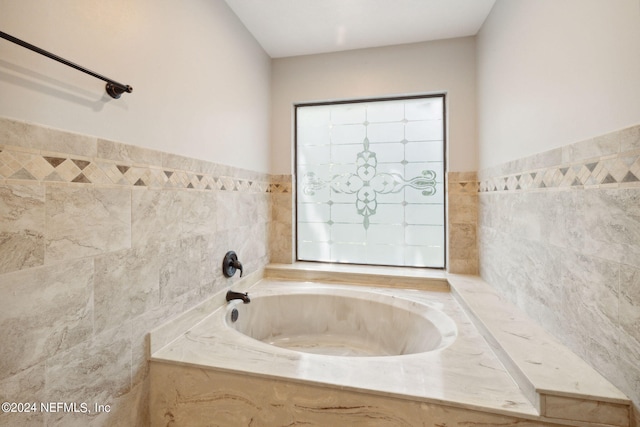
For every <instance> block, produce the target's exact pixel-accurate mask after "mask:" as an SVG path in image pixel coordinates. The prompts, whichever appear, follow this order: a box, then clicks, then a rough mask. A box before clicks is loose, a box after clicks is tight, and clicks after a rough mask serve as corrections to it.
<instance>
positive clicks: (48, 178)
mask: <svg viewBox="0 0 640 427" xmlns="http://www.w3.org/2000/svg"><path fill="white" fill-rule="evenodd" d="M43 181H57V182H64V179H62V177H61V176H60V175H58V172H56V171H53V172H51V173H50V174H49V175H47V176H45V177H44V179H43Z"/></svg>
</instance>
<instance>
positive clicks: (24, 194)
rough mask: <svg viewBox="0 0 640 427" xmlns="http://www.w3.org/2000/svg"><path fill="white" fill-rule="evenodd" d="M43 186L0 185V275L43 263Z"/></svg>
mask: <svg viewBox="0 0 640 427" xmlns="http://www.w3.org/2000/svg"><path fill="white" fill-rule="evenodd" d="M44 232H45V190H44V186H42V185H38V184H34V185H31V184H29V185H19V184H2V185H0V242H1V243H2V244H0V274H2V273H6V272H10V271H15V270H21V269H24V268H29V267H36V266H39V265H42V264H44V246H45V245H44Z"/></svg>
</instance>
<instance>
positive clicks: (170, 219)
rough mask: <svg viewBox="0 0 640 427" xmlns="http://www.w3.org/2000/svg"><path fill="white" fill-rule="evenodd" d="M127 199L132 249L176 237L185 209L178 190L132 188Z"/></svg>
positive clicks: (180, 228) (179, 233)
mask: <svg viewBox="0 0 640 427" xmlns="http://www.w3.org/2000/svg"><path fill="white" fill-rule="evenodd" d="M131 196H132V197H131V199H132V201H131V242H132V246H133V247H140V246H145V245H147V244H150V243H156V242H167V241H172V240H176V239H178V238H180V236H181V235H182V216H183V210H184V208H185V205H184V204H183V203H182V199H181V195H180V190H149V189H133V190H132V192H131Z"/></svg>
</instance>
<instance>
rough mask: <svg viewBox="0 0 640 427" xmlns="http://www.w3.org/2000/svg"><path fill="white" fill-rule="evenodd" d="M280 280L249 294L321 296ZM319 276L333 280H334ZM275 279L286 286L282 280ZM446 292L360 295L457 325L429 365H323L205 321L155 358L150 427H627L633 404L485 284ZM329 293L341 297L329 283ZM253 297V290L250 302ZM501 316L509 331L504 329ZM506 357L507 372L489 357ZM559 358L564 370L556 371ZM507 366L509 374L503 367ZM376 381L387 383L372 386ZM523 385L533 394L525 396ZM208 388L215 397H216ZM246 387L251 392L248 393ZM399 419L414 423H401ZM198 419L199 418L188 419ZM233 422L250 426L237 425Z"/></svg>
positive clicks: (389, 361) (423, 357)
mask: <svg viewBox="0 0 640 427" xmlns="http://www.w3.org/2000/svg"><path fill="white" fill-rule="evenodd" d="M305 264H309V263H305ZM311 264H314V263H311ZM337 267H342V266H337ZM303 268H304V266H298V265H294V266H293V268H291V270H292V271H294V273H295V274H300V273H299V271H300V270H302V269H303ZM349 268H352V269H356V270H357V269H360V270H361V272H360V274H361V277H364V275H365V274H366V272H365V271H366V270H367V267H354V266H349ZM285 270H286V268H285V267H284V266H275V268H272V266H267V268H266V273H265V274H266V276H267V277H268V278H265V279H263V280H262V281H261V282H258V283H257V284H256V285H255V286H254V288H253V292H267V293H269V292H273V293H277V292H280V291H282V290H284V289H286V288H291V287H293V288H294V289H296V290H300V289H304V288H307V287H308V288H312V287H314V286H316V285H315V284H314V283H309V282H297V281H295V280H292V276H291V275H290V274H288V273H284V271H285ZM375 270H376V269H373V271H369V281H370V283H377V284H378V285H381V286H385V285H386V283H387V280H388V279H387V276H386V274H388V272H383V270H382V269H380V270H379V271H375ZM281 273H282V274H281ZM312 274H313V275H315V274H317V272H312ZM323 274H325V277H326V275H328V274H329V273H328V272H326V271H325V272H323ZM342 274H343V273H342V272H338V273H336V275H337V276H340V275H342ZM353 274H355V273H353ZM278 275H280V276H281V277H282V278H284V279H285V280H284V281H283V279H282V278H276V276H278ZM437 279H439V277H436V280H437ZM305 280H306V279H305ZM447 280H448V281H449V282H450V283H451V286H452V292H447V291H443V290H440V291H437V290H415V289H399V288H396V289H392V288H388V287H385V288H377V287H375V288H371V287H370V286H363V285H362V283H358V286H360V287H361V288H366V289H369V290H370V291H371V292H373V293H374V294H375V295H377V297H378V298H385V297H389V296H391V295H393V296H396V297H401V298H407V299H414V300H416V301H424V302H426V303H427V304H436V305H437V306H438V307H439V308H440V309H441V310H443V311H444V312H445V313H446V314H448V315H449V316H450V317H452V318H453V319H454V320H455V322H456V323H457V326H458V329H459V332H458V338H457V340H456V341H455V342H454V343H453V344H452V345H451V346H449V347H447V348H445V349H443V350H439V351H435V352H431V353H423V354H416V355H406V356H399V357H396V358H394V357H391V358H371V359H370V360H366V359H368V358H365V360H363V359H360V358H339V357H338V358H332V357H328V358H327V357H326V356H324V358H323V356H319V355H313V354H303V353H298V352H292V351H289V350H286V349H280V348H276V347H273V346H268V345H267V344H264V343H261V342H258V341H255V340H252V339H250V338H248V337H246V338H247V339H245V340H240V341H238V334H237V333H235V331H231V330H229V329H227V330H226V331H225V330H221V329H224V328H221V327H220V325H219V324H216V322H215V321H214V320H213V317H214V316H210V317H208V318H206V319H204V320H203V321H201V322H200V323H198V324H197V325H196V326H194V327H193V328H191V329H190V331H189V332H188V333H187V334H184V335H182V336H180V337H178V338H177V339H176V340H175V341H173V342H171V344H169V345H168V346H165V347H163V348H162V349H161V350H159V351H157V352H155V353H154V354H153V355H152V374H151V375H152V384H153V386H152V396H151V408H152V410H151V412H152V414H151V417H152V421H153V422H154V423H158V425H160V424H159V423H160V421H161V420H162V419H163V416H164V415H163V414H166V413H170V414H172V416H173V417H174V418H173V419H174V420H175V421H176V422H178V420H179V421H180V423H183V424H185V423H186V424H189V425H205V420H207V419H211V417H212V416H213V412H207V411H208V410H209V411H217V412H216V413H226V412H227V411H233V412H232V413H235V414H244V415H241V416H240V417H241V418H242V417H248V418H247V420H249V419H251V418H253V419H254V421H258V420H267V419H271V418H269V417H273V419H275V420H278V421H277V422H284V420H290V422H291V421H292V420H296V421H300V420H302V421H308V422H312V421H310V420H314V419H315V420H316V422H317V420H318V419H322V420H323V421H324V420H327V419H331V417H334V416H337V414H342V415H345V416H347V417H352V418H347V419H350V420H351V419H352V420H353V422H360V423H364V421H363V420H364V419H365V418H364V417H365V416H366V414H370V415H371V414H374V415H372V416H374V417H380V419H381V420H382V419H384V420H389V419H390V420H396V421H395V422H400V421H398V420H399V419H401V420H402V421H404V422H406V423H409V424H420V423H423V422H424V421H425V420H429V421H431V420H434V421H436V420H441V422H449V423H451V422H454V421H456V422H463V421H466V422H475V423H478V422H481V421H484V422H488V423H493V424H496V423H507V424H508V423H513V424H515V423H518V422H519V423H523V424H522V425H532V426H533V425H575V426H596V425H597V426H602V425H615V426H625V427H626V426H629V425H631V424H630V415H629V410H630V406H629V400H628V399H627V398H626V397H625V395H624V394H622V393H621V392H620V391H618V390H617V389H616V388H615V387H614V386H612V385H611V384H610V383H609V382H608V381H606V380H605V379H604V378H602V376H600V375H599V374H598V373H597V372H595V371H594V370H593V369H591V368H590V367H589V366H588V365H586V364H585V363H584V362H582V361H581V360H580V359H579V358H577V357H576V356H575V355H573V354H572V353H571V352H569V351H568V350H567V349H566V348H565V347H564V346H563V345H562V344H560V343H559V342H558V341H556V340H554V339H553V338H551V337H550V336H549V335H548V334H546V333H545V332H544V331H542V330H541V329H539V328H537V327H536V326H535V325H533V324H532V323H530V321H528V320H527V319H526V318H525V317H523V316H520V315H518V313H517V311H516V310H514V309H513V307H512V306H511V305H510V304H509V303H508V302H506V301H504V300H501V299H500V298H499V297H498V296H497V295H496V294H495V293H494V292H493V291H491V288H490V287H489V286H488V285H487V284H486V283H485V282H483V281H482V280H481V279H479V278H477V277H474V276H461V275H450V276H448V278H447ZM325 286H329V287H337V288H340V287H342V286H343V285H340V284H336V283H335V282H334V283H333V284H327V285H325ZM251 292H252V289H250V290H249V293H250V295H251ZM454 296H456V298H460V300H461V301H462V304H459V303H458V302H457V301H456V300H455V299H454ZM485 304H486V305H485ZM462 307H464V310H463V308H462ZM465 310H466V311H468V313H469V315H470V317H471V318H473V319H474V322H480V323H479V325H480V326H479V327H476V326H475V325H474V323H472V322H471V321H470V320H469V317H467V314H465ZM502 315H504V316H506V317H504V319H503V320H506V322H505V321H503V322H501V321H500V319H502V317H501V316H502ZM213 331H215V332H213ZM481 333H482V334H481ZM483 334H487V335H486V336H487V338H485V337H484V336H483ZM492 334H495V335H492ZM152 341H153V336H152ZM503 345H504V351H503V353H502V354H500V355H501V357H502V361H501V360H500V359H499V358H498V357H497V356H496V355H495V354H494V351H496V350H499V349H500V348H501V346H503ZM540 348H542V349H544V351H539V349H540ZM496 352H497V351H496ZM556 355H560V356H561V357H562V358H564V357H566V358H567V360H566V361H563V360H557V359H556V357H555V356H556ZM506 358H508V359H509V360H510V363H504V361H505V360H507V359H506ZM394 359H395V360H394ZM369 362H371V364H369ZM425 366H428V369H426V368H425ZM505 366H506V368H505ZM507 368H508V369H507ZM374 371H375V372H381V373H386V374H383V375H371V372H374ZM549 372H551V376H550V375H549ZM234 373H235V375H234ZM519 375H520V376H522V377H523V378H524V379H525V380H528V381H529V382H530V384H528V385H527V384H523V383H522V381H523V378H519ZM223 379H224V382H220V381H222V380H223ZM236 379H237V380H238V381H236ZM514 379H515V381H514ZM212 382H215V384H216V387H215V389H214V388H212V387H211V386H210V384H212ZM516 382H517V384H516ZM245 383H246V384H251V385H250V386H249V387H246V386H243V385H241V384H245ZM207 384H209V386H207ZM279 393H282V394H279ZM314 395H316V399H321V400H320V402H319V403H318V404H317V405H316V404H311V403H310V401H311V400H313V396H314ZM285 396H288V397H285ZM283 399H285V400H286V399H289V400H287V402H284V401H283ZM322 399H324V400H322ZM334 399H338V400H335V401H333V400H334ZM325 400H327V401H333V404H328V403H327V402H325ZM203 401H205V402H208V404H207V405H202V406H200V407H198V402H203ZM214 402H217V403H219V405H220V406H216V403H214ZM336 402H352V405H351V404H348V405H347V404H345V405H340V404H338V403H336ZM372 402H376V403H372ZM203 406H204V408H203ZM206 408H209V409H208V410H207V409H206ZM364 408H366V409H364ZM399 411H402V413H404V414H407V415H403V416H400V418H394V417H398V415H397V414H398V413H401V412H399ZM424 411H427V412H424ZM191 415H193V418H189V417H190V416H191ZM322 415H325V416H326V417H327V418H321V417H322ZM402 417H406V418H402ZM413 417H415V418H413ZM216 419H217V418H216ZM230 419H231V418H230ZM242 419H243V418H242ZM186 420H188V421H186ZM245 421H246V420H245ZM165 422H166V421H165ZM229 422H231V424H230V425H243V424H242V421H237V420H235V421H229ZM265 422H266V421H265ZM180 423H178V424H177V425H181V424H180ZM527 423H528V424H527ZM186 424H185V425H186ZM245 424H246V423H245ZM153 425H155V424H153ZM265 425H267V424H265ZM356 425H357V424H356Z"/></svg>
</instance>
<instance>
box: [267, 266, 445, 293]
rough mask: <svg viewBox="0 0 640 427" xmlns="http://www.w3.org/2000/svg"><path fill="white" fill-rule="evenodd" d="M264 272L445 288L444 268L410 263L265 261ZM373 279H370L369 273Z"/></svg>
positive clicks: (301, 278)
mask: <svg viewBox="0 0 640 427" xmlns="http://www.w3.org/2000/svg"><path fill="white" fill-rule="evenodd" d="M264 275H265V277H266V278H269V279H283V280H296V281H319V282H325V283H349V284H354V283H356V284H360V285H368V286H381V287H385V288H409V289H420V290H434V291H448V290H449V283H448V282H447V279H446V273H445V272H444V271H443V270H436V269H426V268H409V267H403V268H398V267H384V266H372V265H369V266H363V265H353V264H331V263H322V262H305V261H299V262H296V263H294V264H275V263H271V264H267V266H266V267H265V271H264ZM372 275H373V276H375V278H376V280H374V281H372V280H371V276H372Z"/></svg>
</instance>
